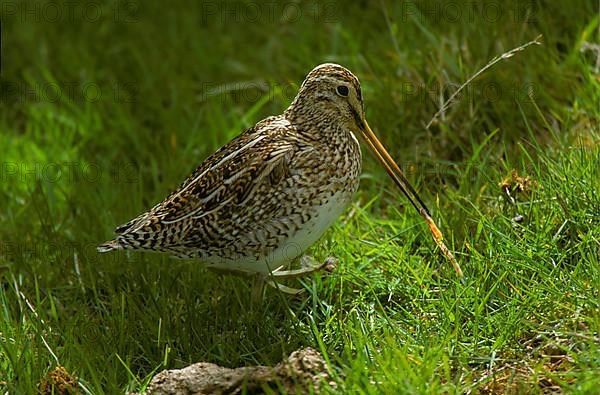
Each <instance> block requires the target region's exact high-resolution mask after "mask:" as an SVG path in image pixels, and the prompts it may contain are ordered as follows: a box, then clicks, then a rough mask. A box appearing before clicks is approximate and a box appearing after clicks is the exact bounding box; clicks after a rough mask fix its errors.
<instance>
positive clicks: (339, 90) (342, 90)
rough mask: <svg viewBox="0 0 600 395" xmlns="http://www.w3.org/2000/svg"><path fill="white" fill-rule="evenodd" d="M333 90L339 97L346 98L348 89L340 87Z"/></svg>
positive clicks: (343, 86)
mask: <svg viewBox="0 0 600 395" xmlns="http://www.w3.org/2000/svg"><path fill="white" fill-rule="evenodd" d="M335 90H336V92H337V94H338V95H340V96H344V97H345V96H348V87H347V86H345V85H340V86H338V87H337V88H336V89H335Z"/></svg>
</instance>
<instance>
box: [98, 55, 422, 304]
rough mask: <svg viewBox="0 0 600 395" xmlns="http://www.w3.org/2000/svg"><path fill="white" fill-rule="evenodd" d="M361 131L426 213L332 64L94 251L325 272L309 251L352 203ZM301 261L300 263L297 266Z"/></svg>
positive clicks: (248, 270) (351, 84)
mask: <svg viewBox="0 0 600 395" xmlns="http://www.w3.org/2000/svg"><path fill="white" fill-rule="evenodd" d="M357 136H359V137H360V138H362V139H363V140H364V141H365V142H366V143H367V146H368V147H369V148H370V149H371V150H372V151H373V153H374V154H375V157H376V158H377V159H378V160H379V161H380V162H381V163H382V164H383V166H384V168H385V169H386V171H387V172H388V174H389V175H390V176H391V177H392V179H393V180H394V181H395V183H396V184H397V185H398V187H400V189H401V190H402V192H403V193H404V194H405V195H406V197H407V198H408V200H409V201H410V203H411V204H412V205H413V206H414V207H415V208H416V209H417V210H419V211H420V212H423V211H424V212H426V213H429V210H428V209H427V207H426V206H425V204H424V203H423V201H422V199H421V198H420V197H419V195H418V194H417V192H416V191H415V189H414V188H413V187H412V186H411V184H410V183H409V182H408V180H407V179H406V177H405V176H404V174H403V173H402V171H401V170H400V168H399V167H398V165H397V164H396V162H394V160H393V159H392V158H391V156H390V155H389V153H388V152H387V151H386V149H385V148H384V146H383V145H382V144H381V142H380V141H379V140H378V138H377V137H376V135H375V134H374V133H373V131H372V130H371V128H370V127H369V125H368V123H367V120H366V118H365V111H364V104H363V96H362V92H361V85H360V82H359V80H358V78H357V77H356V76H355V75H354V74H353V73H352V72H351V71H350V70H348V69H347V68H345V67H343V66H341V65H338V64H334V63H325V64H321V65H318V66H317V67H315V68H314V69H313V70H312V71H310V72H309V73H308V75H307V76H306V78H305V79H304V81H303V82H302V84H301V86H300V88H299V91H298V93H297V95H296V96H295V98H294V99H293V101H292V103H291V104H290V106H289V107H288V108H287V109H286V110H285V111H284V112H283V113H282V114H281V115H277V116H270V117H267V118H265V119H263V120H261V121H259V122H258V123H257V124H256V125H254V126H252V127H250V128H248V129H247V130H245V131H243V132H242V133H241V134H239V135H238V136H237V137H235V138H234V139H233V140H231V141H230V142H229V143H227V144H225V145H224V146H223V147H221V148H220V149H218V150H217V151H216V152H214V153H213V154H212V155H210V156H209V157H208V158H207V159H205V160H204V161H203V162H202V163H201V164H200V166H198V167H197V168H196V169H195V170H194V171H193V172H192V174H191V175H190V176H189V177H188V178H187V179H186V180H185V181H184V182H183V183H182V184H181V185H180V186H179V187H178V188H177V189H176V190H175V191H174V192H172V193H171V194H170V195H169V196H168V197H167V198H166V199H164V200H163V201H161V202H160V203H158V204H156V205H155V206H154V207H152V208H151V209H150V210H148V211H147V212H145V213H143V214H141V215H139V216H137V217H136V218H134V219H132V220H131V221H129V222H127V223H125V224H123V225H121V226H118V227H117V228H116V230H115V233H116V237H115V238H114V239H113V240H110V241H108V242H106V243H104V244H101V245H100V246H98V248H97V249H98V251H99V252H108V251H113V250H140V251H155V252H162V253H167V254H170V255H172V256H175V257H178V258H184V259H194V260H198V261H199V262H201V263H202V264H204V265H205V266H206V267H208V268H209V269H214V270H218V271H224V272H228V273H233V274H247V275H257V276H261V278H263V279H267V278H270V279H287V278H295V277H300V276H303V275H306V274H309V273H312V272H315V271H318V270H322V269H323V268H325V266H326V264H327V265H330V264H331V263H332V261H331V260H326V262H324V263H322V264H315V262H314V261H312V260H311V259H308V260H305V258H306V257H308V256H307V255H304V252H305V251H306V250H307V249H308V248H309V247H310V246H311V245H313V244H314V243H315V242H317V241H318V240H319V238H320V237H321V236H322V235H323V233H324V232H325V231H326V230H327V229H328V228H329V227H330V226H331V225H332V224H333V223H334V222H335V221H336V220H337V218H338V217H339V216H340V215H341V214H342V213H343V212H344V210H346V208H347V207H348V206H349V205H350V204H351V203H352V200H353V196H354V194H355V192H356V191H357V189H358V186H359V176H360V174H361V168H362V153H361V148H360V143H359V140H358V138H357ZM297 260H300V261H301V262H302V267H301V268H300V269H291V265H292V264H293V263H295V262H297ZM269 281H270V280H269ZM281 289H283V290H288V291H290V293H294V292H296V291H297V290H294V289H292V288H289V287H285V288H281Z"/></svg>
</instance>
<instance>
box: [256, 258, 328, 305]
mask: <svg viewBox="0 0 600 395" xmlns="http://www.w3.org/2000/svg"><path fill="white" fill-rule="evenodd" d="M338 263H339V259H337V258H335V257H328V258H327V259H325V261H323V262H322V263H317V262H316V261H315V259H314V258H313V257H311V256H309V255H304V256H302V257H301V258H300V268H299V269H291V270H281V268H279V269H276V270H274V271H273V272H272V273H271V275H270V276H269V277H270V278H267V279H265V282H266V283H267V284H269V285H270V286H272V287H273V288H275V289H278V290H280V291H281V292H284V293H286V294H290V295H298V294H300V293H302V292H304V289H298V288H292V287H288V286H286V285H283V284H281V283H279V282H277V281H275V280H290V279H294V278H299V277H304V276H306V275H309V274H312V273H315V272H319V271H326V272H328V273H331V272H332V271H333V270H334V269H335V268H336V267H337V265H338Z"/></svg>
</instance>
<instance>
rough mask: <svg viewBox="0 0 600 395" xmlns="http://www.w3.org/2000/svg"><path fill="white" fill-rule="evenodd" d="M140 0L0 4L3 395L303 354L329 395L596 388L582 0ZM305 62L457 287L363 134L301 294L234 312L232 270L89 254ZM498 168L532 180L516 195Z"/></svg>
mask: <svg viewBox="0 0 600 395" xmlns="http://www.w3.org/2000/svg"><path fill="white" fill-rule="evenodd" d="M159 4H162V3H157V4H153V3H142V2H121V1H117V0H115V1H107V2H104V3H102V4H99V3H94V2H75V3H74V2H67V1H57V2H45V1H29V2H23V3H19V2H12V3H0V5H2V7H1V8H0V12H2V15H1V16H2V30H3V40H2V45H3V48H2V51H3V53H2V54H3V57H2V75H1V80H0V88H1V89H2V94H1V96H0V147H2V152H1V160H0V162H1V163H0V166H1V167H0V281H1V285H2V286H1V287H0V315H1V319H0V391H1V392H2V393H4V392H8V393H11V394H13V393H14V394H20V393H34V392H35V388H36V387H37V385H38V383H39V382H40V381H41V380H42V378H43V377H44V376H45V375H46V374H47V373H48V372H49V371H51V370H52V369H54V368H55V367H56V366H57V365H58V364H61V365H63V366H65V368H66V369H67V370H68V371H69V372H71V373H72V374H73V375H75V376H77V377H78V378H79V380H80V383H81V385H82V387H83V388H86V389H87V390H89V391H90V392H91V393H93V394H99V393H111V394H112V393H120V392H124V391H127V390H141V389H143V388H144V387H145V385H146V384H147V382H148V381H149V380H150V378H151V377H152V375H153V373H155V372H156V371H158V370H162V369H164V368H178V367H183V366H185V365H187V364H190V363H193V362H197V361H211V362H215V363H219V364H221V365H224V366H229V367H238V366H243V365H254V364H275V363H277V362H279V361H280V360H282V359H283V358H285V357H286V356H287V355H288V354H289V353H291V352H292V351H294V350H296V349H298V348H300V347H305V346H312V347H314V348H317V349H319V350H320V351H321V352H322V353H323V354H324V355H325V357H326V358H327V360H328V361H329V366H330V369H331V374H332V375H333V376H334V378H335V381H336V383H337V391H340V390H341V391H342V392H346V393H542V392H545V391H550V390H552V389H554V390H555V391H558V392H567V393H582V394H587V393H590V394H591V393H597V391H598V386H599V385H600V338H599V337H600V262H599V260H600V258H599V256H600V196H599V194H598V192H599V191H600V144H599V143H600V126H599V125H600V123H599V120H600V71H599V70H598V65H597V59H598V58H597V57H598V56H599V54H598V53H597V52H594V51H593V50H589V49H585V48H588V46H589V45H588V44H595V45H598V44H600V37H599V34H600V33H599V22H600V17H599V16H598V9H597V7H598V4H597V2H594V1H581V2H579V3H578V5H577V6H572V5H571V3H566V2H550V1H535V2H533V1H532V2H508V3H504V2H503V3H501V4H502V5H500V3H494V4H488V5H480V4H479V3H477V2H464V3H460V2H459V4H457V3H452V6H450V5H448V4H450V3H447V4H446V5H444V4H443V3H436V2H431V1H428V2H423V3H422V2H418V5H415V4H416V3H411V2H387V1H383V2H373V4H371V3H370V2H352V3H351V4H350V3H342V2H339V3H338V2H325V3H319V2H312V1H307V2H300V3H298V5H296V4H297V3H295V2H290V3H285V4H286V5H285V6H274V5H273V3H272V2H265V3H251V2H244V1H240V2H228V3H220V2H198V3H195V4H188V3H183V2H181V4H179V2H175V3H174V4H172V5H169V6H166V5H159ZM538 34H543V39H542V41H543V43H544V44H543V45H542V46H535V47H531V48H528V49H527V50H526V51H525V52H522V53H519V54H518V55H516V56H515V57H513V58H511V59H508V60H505V61H502V62H501V63H499V64H498V65H496V66H494V68H492V69H491V70H489V71H488V72H486V73H485V74H484V75H483V76H481V77H479V78H478V79H477V80H476V81H474V82H473V83H472V84H471V85H470V86H469V87H468V88H467V89H466V90H465V92H464V93H463V94H461V95H460V96H459V97H458V99H457V100H456V102H455V103H454V104H453V105H452V106H451V107H450V109H449V110H448V111H447V112H446V113H445V114H444V116H443V117H442V119H441V120H440V122H438V123H436V124H435V125H434V126H433V127H432V128H431V129H430V130H425V129H424V125H425V124H426V123H427V122H428V121H429V119H430V118H431V116H432V115H433V114H434V113H435V112H436V111H437V109H438V108H439V106H440V105H441V102H440V100H441V98H443V97H446V98H447V97H448V96H449V95H450V94H452V92H453V91H454V90H455V89H456V88H457V87H458V86H459V85H460V83H462V82H463V81H465V80H466V79H467V78H468V77H469V76H470V75H472V74H473V73H475V72H476V71H477V70H479V69H480V68H481V67H483V66H484V65H485V64H486V62H488V61H489V60H490V59H492V58H493V57H494V56H496V55H498V54H501V53H503V52H505V51H507V50H509V49H511V48H513V47H516V46H518V45H520V44H522V43H524V42H526V41H529V40H531V39H533V38H535V37H536V36H537V35H538ZM325 61H335V62H339V63H341V64H343V65H345V66H347V67H348V68H350V69H351V70H353V71H354V72H355V74H357V75H358V77H359V78H360V79H361V81H362V84H363V95H364V97H365V101H366V111H367V118H368V120H369V123H370V124H371V126H372V127H373V128H374V130H375V131H376V132H377V133H378V134H379V135H380V136H381V138H382V140H383V141H384V143H385V144H386V145H387V146H388V147H389V149H390V152H391V153H392V156H394V157H395V158H397V159H398V160H399V163H400V164H401V166H402V167H403V168H404V169H405V170H406V172H407V176H408V177H409V178H410V179H411V180H412V181H413V183H414V184H415V186H416V188H417V190H419V192H420V194H421V195H422V197H424V199H425V201H426V202H427V203H428V205H429V206H430V208H431V209H432V211H433V214H434V217H435V219H436V221H438V222H439V224H440V227H441V229H442V231H443V232H444V233H445V235H446V237H447V243H448V244H449V246H450V247H451V248H452V249H453V250H454V251H455V252H456V255H457V258H458V259H459V261H460V263H461V265H462V268H463V270H464V271H465V274H466V277H465V281H464V283H461V282H460V281H458V280H457V278H456V276H455V274H454V273H453V271H452V269H451V267H450V266H449V265H448V263H447V262H446V261H445V260H444V258H443V256H442V255H441V253H440V252H439V250H437V249H436V247H435V245H434V243H433V241H432V240H431V237H430V235H429V233H428V230H427V228H426V226H425V225H424V224H423V223H422V221H421V219H420V217H419V216H418V215H417V214H416V213H415V212H414V210H412V208H411V207H410V206H409V205H408V204H407V202H406V201H405V199H403V197H401V196H399V195H398V193H397V191H396V190H395V189H394V186H393V185H392V183H391V182H390V180H389V179H387V177H386V176H385V173H384V172H383V171H382V170H381V169H379V168H378V166H377V165H376V163H375V161H373V160H372V157H370V156H369V155H367V154H366V150H364V151H365V154H366V155H365V157H366V160H365V162H366V163H365V166H364V167H365V170H364V173H363V178H362V181H361V189H360V192H359V193H358V194H357V196H356V197H355V202H354V204H353V206H352V207H351V209H350V210H348V211H347V212H346V213H345V214H344V215H343V216H342V217H341V218H340V220H339V221H338V223H337V224H336V225H335V226H334V227H332V229H331V230H330V231H328V232H327V233H326V235H325V236H324V237H323V239H322V240H321V241H320V242H319V243H317V244H316V245H315V246H314V247H313V248H312V249H311V251H310V252H311V253H312V254H314V255H315V257H317V258H318V259H324V258H325V257H327V256H329V255H334V256H337V257H338V258H339V259H340V261H341V264H340V265H339V267H338V268H337V269H336V271H335V272H334V273H333V274H332V275H330V276H314V277H310V278H307V279H305V280H304V286H305V287H306V289H307V291H308V292H307V293H306V294H305V298H303V299H300V300H292V299H290V298H288V297H287V296H284V295H280V294H278V293H277V292H276V291H275V290H272V289H269V290H267V293H266V297H265V299H264V301H263V303H262V304H253V303H251V302H250V300H249V299H250V298H249V295H250V293H251V284H250V283H249V282H248V281H247V280H244V279H240V278H235V277H227V276H218V275H216V274H214V273H211V272H208V271H206V270H205V269H203V268H202V266H201V265H200V264H198V263H196V262H190V261H179V260H174V259H171V258H169V257H164V256H160V255H153V254H142V253H131V254H126V253H115V254H108V255H100V254H97V253H96V251H95V246H96V245H97V244H98V243H100V242H102V241H104V240H106V239H108V238H110V237H111V234H112V233H111V232H112V229H113V227H114V226H115V225H117V224H120V223H122V222H125V221H126V220H128V219H130V218H131V217H133V216H134V215H137V214H138V213H140V212H142V211H143V210H145V209H147V208H149V207H150V206H151V205H153V204H154V203H156V202H157V201H159V200H160V199H162V198H163V197H164V196H165V195H166V194H167V193H168V192H169V191H170V190H172V189H173V188H175V187H176V186H177V185H178V184H179V183H180V182H181V181H182V180H183V179H184V177H186V176H187V175H188V174H189V173H190V172H191V170H192V169H193V168H194V167H195V166H196V165H198V164H199V163H200V162H201V160H202V159H203V158H205V157H206V156H207V155H208V154H209V153H210V152H212V151H213V150H215V149H216V148H218V147H219V146H220V145H222V144H224V143H225V142H227V141H228V140H229V139H230V138H232V137H233V136H235V135H236V134H237V133H239V132H240V131H241V130H242V129H243V128H245V127H247V126H249V125H252V124H254V123H255V122H256V121H258V120H260V119H261V118H263V117H264V116H267V115H271V114H276V113H280V112H281V111H282V110H283V109H284V108H285V107H286V106H287V104H288V103H289V102H290V101H291V99H292V98H293V96H294V94H295V91H296V89H297V87H298V85H299V83H300V82H301V80H302V78H303V77H304V75H305V74H306V73H307V72H308V71H309V70H310V69H311V68H312V67H314V66H315V65H317V64H319V63H322V62H325ZM513 169H514V170H515V171H516V172H517V174H518V175H520V176H523V177H529V178H530V180H531V182H530V184H528V187H527V188H526V190H525V191H523V192H518V191H517V190H516V188H517V187H516V186H514V185H513V186H514V188H513V190H512V192H511V193H512V196H514V197H515V203H514V204H513V203H512V202H511V201H510V199H508V197H507V195H506V194H505V193H504V191H503V190H502V189H501V188H500V187H499V183H500V182H501V181H502V180H503V179H505V178H506V177H508V176H510V174H511V171H512V170H513ZM519 215H521V216H522V217H523V218H522V221H519V222H517V221H515V218H517V216H519ZM332 391H334V390H332Z"/></svg>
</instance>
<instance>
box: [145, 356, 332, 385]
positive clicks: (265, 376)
mask: <svg viewBox="0 0 600 395" xmlns="http://www.w3.org/2000/svg"><path fill="white" fill-rule="evenodd" d="M324 381H325V382H329V381H331V379H330V377H329V375H328V373H327V369H326V364H325V360H324V359H323V357H322V356H321V354H320V353H318V352H317V351H315V350H314V349H312V348H305V349H302V350H298V351H295V352H293V353H292V354H291V355H290V356H289V357H288V358H287V359H286V360H285V361H282V362H281V363H279V364H278V365H277V366H275V367H269V366H251V367H242V368H237V369H229V368H224V367H222V366H218V365H215V364H213V363H208V362H200V363H196V364H194V365H190V366H188V367H186V368H183V369H174V370H164V371H162V372H160V373H159V374H157V375H156V376H155V377H154V378H153V379H152V382H151V383H150V385H149V386H148V389H147V392H146V395H174V394H178V395H179V394H182V395H204V394H241V393H247V394H262V393H264V389H265V388H271V389H274V390H278V389H280V390H281V389H283V390H284V391H285V392H286V393H318V390H319V388H320V386H321V384H322V383H323V382H324ZM330 384H333V383H330ZM278 392H279V391H278Z"/></svg>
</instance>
